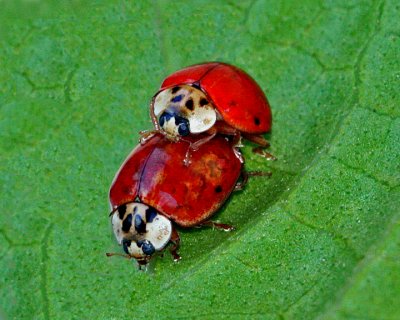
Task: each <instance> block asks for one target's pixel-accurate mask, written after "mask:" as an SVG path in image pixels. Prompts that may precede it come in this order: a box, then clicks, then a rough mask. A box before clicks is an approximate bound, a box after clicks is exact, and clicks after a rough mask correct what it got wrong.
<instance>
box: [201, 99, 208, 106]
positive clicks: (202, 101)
mask: <svg viewBox="0 0 400 320" xmlns="http://www.w3.org/2000/svg"><path fill="white" fill-rule="evenodd" d="M206 104H208V100H207V99H206V98H201V99H200V106H202V107H203V106H205V105H206Z"/></svg>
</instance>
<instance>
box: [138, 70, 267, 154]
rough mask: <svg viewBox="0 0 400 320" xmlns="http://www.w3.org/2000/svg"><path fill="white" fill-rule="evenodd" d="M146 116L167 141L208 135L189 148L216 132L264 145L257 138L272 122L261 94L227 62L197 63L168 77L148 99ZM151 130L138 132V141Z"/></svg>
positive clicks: (257, 88) (265, 101)
mask: <svg viewBox="0 0 400 320" xmlns="http://www.w3.org/2000/svg"><path fill="white" fill-rule="evenodd" d="M150 115H151V118H152V122H153V124H154V127H155V131H158V132H162V133H163V134H165V135H166V136H167V137H168V138H169V139H171V140H175V141H176V140H179V139H181V138H182V137H187V136H189V135H198V134H200V133H207V135H205V137H204V138H203V139H199V140H197V141H196V143H194V144H191V145H190V147H191V148H192V149H193V150H196V149H197V147H198V146H199V145H201V144H202V143H205V142H206V141H208V140H210V139H211V138H213V137H214V136H215V135H216V134H217V133H222V134H227V135H235V136H240V135H241V136H243V137H244V138H246V139H248V140H250V141H252V142H254V143H256V144H258V145H260V146H262V147H268V146H269V143H268V141H267V140H265V139H264V138H263V137H262V136H261V134H263V133H266V132H268V131H269V130H270V129H271V122H272V116H271V109H270V106H269V103H268V100H267V98H266V96H265V94H264V93H263V91H262V90H261V88H260V87H259V86H258V84H257V83H256V82H255V81H254V80H253V79H252V78H251V77H250V76H249V75H248V74H247V73H245V72H244V71H243V70H241V69H239V68H237V67H235V66H232V65H229V64H226V63H221V62H209V63H203V64H197V65H193V66H190V67H187V68H184V69H182V70H179V71H176V72H174V73H173V74H171V75H170V76H168V77H167V78H166V79H164V81H163V83H162V84H161V88H160V90H159V91H158V92H157V93H156V94H155V96H154V97H153V99H152V102H151V106H150ZM151 134H152V132H151V131H150V132H143V133H142V139H143V141H144V140H145V139H146V138H147V137H148V136H150V135H151ZM237 139H239V138H237Z"/></svg>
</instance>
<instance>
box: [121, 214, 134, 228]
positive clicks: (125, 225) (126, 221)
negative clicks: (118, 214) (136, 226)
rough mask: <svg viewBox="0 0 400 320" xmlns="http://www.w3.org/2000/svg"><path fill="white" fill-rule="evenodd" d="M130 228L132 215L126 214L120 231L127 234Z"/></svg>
mask: <svg viewBox="0 0 400 320" xmlns="http://www.w3.org/2000/svg"><path fill="white" fill-rule="evenodd" d="M131 226H132V213H130V214H128V215H127V216H126V218H125V219H124V221H122V231H124V232H129V230H130V229H131Z"/></svg>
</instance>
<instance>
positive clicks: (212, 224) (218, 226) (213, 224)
mask: <svg viewBox="0 0 400 320" xmlns="http://www.w3.org/2000/svg"><path fill="white" fill-rule="evenodd" d="M199 226H200V227H212V228H215V229H219V230H223V231H227V232H228V231H232V230H235V227H234V226H231V225H229V224H225V223H218V222H214V221H211V220H207V221H203V222H202V223H200V224H199Z"/></svg>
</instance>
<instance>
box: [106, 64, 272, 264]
mask: <svg viewBox="0 0 400 320" xmlns="http://www.w3.org/2000/svg"><path fill="white" fill-rule="evenodd" d="M150 115H151V119H152V121H153V124H154V130H152V131H144V132H142V133H141V134H142V138H141V143H140V144H139V145H138V146H137V147H136V148H135V149H134V150H133V151H132V153H131V154H130V155H129V156H128V158H127V159H126V160H125V162H124V163H123V164H122V166H121V168H120V169H119V171H118V172H117V174H116V176H115V178H114V181H113V182H112V185H111V189H110V193H109V199H110V205H111V210H112V212H111V214H110V216H111V222H112V226H113V231H114V234H115V236H116V238H117V241H118V243H119V244H120V245H122V246H123V249H124V251H125V253H126V255H123V256H125V257H127V258H132V257H133V258H135V259H136V260H137V261H138V263H139V265H146V264H147V263H148V262H149V260H150V259H151V257H152V256H153V255H154V254H155V253H156V252H160V251H163V250H164V249H165V247H166V246H167V245H168V244H171V245H170V247H169V248H170V251H171V253H172V255H173V257H174V259H175V260H176V261H177V260H179V259H180V257H179V255H178V253H177V250H178V248H179V242H180V241H179V235H178V233H177V231H176V229H175V227H174V225H178V226H181V227H193V226H214V227H217V228H219V229H223V230H226V231H229V230H232V229H233V228H232V227H231V226H229V225H226V224H220V223H215V222H212V221H210V220H209V218H210V217H211V215H212V214H213V213H215V212H216V211H217V210H218V209H219V208H220V207H221V206H222V204H223V203H224V202H225V200H226V199H227V198H228V197H229V195H230V193H231V192H232V191H233V190H240V189H241V188H242V187H243V185H244V184H245V182H246V180H247V174H246V172H245V171H244V170H243V162H244V161H243V158H242V155H241V153H240V151H239V149H238V146H239V144H240V140H241V137H243V138H245V139H247V140H250V141H252V142H254V143H256V144H258V145H259V146H260V147H268V146H269V143H268V141H266V140H265V139H264V138H263V137H262V136H261V134H263V133H265V132H268V131H269V130H270V128H271V110H270V107H269V104H268V101H267V99H266V97H265V95H264V93H263V91H262V90H261V89H260V87H259V86H258V85H257V83H256V82H255V81H254V80H253V79H252V78H251V77H250V76H249V75H248V74H246V73H245V72H244V71H242V70H240V69H239V68H236V67H234V66H231V65H228V64H225V63H219V62H212V63H204V64H198V65H194V66H190V67H187V68H184V69H182V70H180V71H177V72H175V73H173V74H172V75H170V76H169V77H167V78H166V79H165V80H164V81H163V83H162V85H161V88H160V90H159V91H158V92H157V93H156V94H155V96H154V97H153V99H152V101H151V106H150ZM265 154H267V155H269V154H268V153H265ZM241 176H242V179H240V177H241ZM239 180H240V181H239ZM107 255H108V256H111V255H114V254H111V253H109V254H107Z"/></svg>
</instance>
